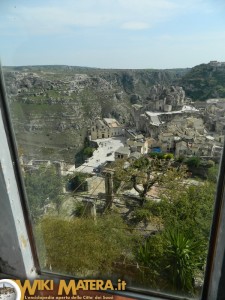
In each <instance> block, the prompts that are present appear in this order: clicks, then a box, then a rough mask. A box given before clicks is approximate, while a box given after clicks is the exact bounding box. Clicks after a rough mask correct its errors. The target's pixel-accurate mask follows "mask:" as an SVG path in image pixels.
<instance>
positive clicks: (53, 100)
mask: <svg viewBox="0 0 225 300" xmlns="http://www.w3.org/2000/svg"><path fill="white" fill-rule="evenodd" d="M3 71H4V74H5V82H6V89H7V94H8V99H9V102H10V108H11V115H12V119H13V123H14V125H15V126H14V130H15V134H16V136H17V138H18V141H19V146H20V147H21V151H22V152H24V154H25V155H30V154H32V155H31V156H32V158H37V159H52V160H53V159H65V160H66V161H69V162H73V159H74V155H75V154H76V153H78V152H79V151H80V150H81V148H82V147H83V143H84V139H85V137H86V136H87V134H88V128H90V125H91V121H92V120H94V119H95V118H96V117H98V116H99V117H109V118H110V117H113V118H116V119H117V120H118V121H119V122H121V123H123V124H125V125H128V126H133V124H132V120H131V118H130V112H131V105H132V104H135V103H137V104H147V102H148V101H149V96H150V95H149V93H150V91H151V87H152V86H153V85H156V84H161V85H164V86H169V85H178V86H181V87H183V88H184V90H185V92H186V96H188V97H190V98H192V99H193V100H205V99H208V98H214V97H225V67H224V66H223V65H222V66H218V65H217V64H202V65H199V66H196V67H194V68H192V69H167V70H156V69H144V70H136V69H135V70H120V69H97V68H88V67H76V66H66V65H61V66H57V65H55V66H54V65H50V66H20V67H4V68H3Z"/></svg>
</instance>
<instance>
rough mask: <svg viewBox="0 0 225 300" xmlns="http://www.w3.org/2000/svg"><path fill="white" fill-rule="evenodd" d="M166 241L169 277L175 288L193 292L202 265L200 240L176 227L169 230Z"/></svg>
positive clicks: (167, 272)
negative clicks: (196, 276) (186, 234)
mask: <svg viewBox="0 0 225 300" xmlns="http://www.w3.org/2000/svg"><path fill="white" fill-rule="evenodd" d="M165 243H166V247H165V264H166V274H167V276H168V277H167V279H168V280H169V281H170V282H171V283H172V287H173V289H174V290H176V291H182V292H193V290H194V287H195V286H194V282H195V280H194V279H195V274H196V272H197V271H198V270H199V268H200V266H201V265H202V255H201V253H202V250H201V243H200V241H198V242H196V241H194V240H192V239H191V238H189V237H186V236H185V235H184V234H183V233H181V232H180V231H179V230H176V229H175V230H169V231H167V233H166V234H165Z"/></svg>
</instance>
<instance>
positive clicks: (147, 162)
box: [114, 156, 171, 206]
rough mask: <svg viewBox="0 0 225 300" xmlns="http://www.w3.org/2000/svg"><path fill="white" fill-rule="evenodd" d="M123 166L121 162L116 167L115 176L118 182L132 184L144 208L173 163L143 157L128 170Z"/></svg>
mask: <svg viewBox="0 0 225 300" xmlns="http://www.w3.org/2000/svg"><path fill="white" fill-rule="evenodd" d="M124 162H125V161H124ZM123 165H124V164H123V163H121V161H120V162H119V164H115V165H114V170H115V176H116V178H117V180H118V179H120V180H121V181H123V182H127V183H131V184H132V187H133V188H134V189H135V190H136V191H137V192H138V194H139V202H140V205H141V206H143V205H144V203H145V202H146V197H147V193H148V192H149V191H150V190H151V188H152V187H153V186H154V185H155V184H156V183H160V182H161V181H162V179H163V177H164V176H165V173H166V171H167V170H168V169H169V168H170V166H171V162H170V161H169V160H161V159H158V158H152V159H149V158H148V157H145V156H143V157H141V158H139V159H137V160H135V161H134V162H133V163H132V164H130V165H129V166H128V167H126V168H125V167H123Z"/></svg>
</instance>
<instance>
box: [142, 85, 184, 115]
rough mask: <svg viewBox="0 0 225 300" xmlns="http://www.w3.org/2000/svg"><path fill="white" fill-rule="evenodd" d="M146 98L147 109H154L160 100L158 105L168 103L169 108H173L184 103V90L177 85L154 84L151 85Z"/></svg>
mask: <svg viewBox="0 0 225 300" xmlns="http://www.w3.org/2000/svg"><path fill="white" fill-rule="evenodd" d="M147 100H148V101H149V105H148V107H149V109H153V110H154V108H155V109H156V103H157V102H159V101H160V102H161V104H160V105H162V106H165V105H170V106H171V109H172V110H174V109H177V108H180V107H181V106H182V105H183V104H184V101H185V91H184V90H183V88H182V87H179V86H173V85H171V86H166V85H161V84H156V85H154V86H153V87H151V89H150V92H149V96H148V97H147ZM160 107H161V106H160Z"/></svg>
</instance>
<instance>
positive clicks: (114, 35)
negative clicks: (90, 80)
mask: <svg viewBox="0 0 225 300" xmlns="http://www.w3.org/2000/svg"><path fill="white" fill-rule="evenodd" d="M0 38H1V41H0V59H1V62H2V65H11V66H19V65H71V66H85V67H97V68H120V69H149V68H154V69H166V68H186V67H193V66H195V65H198V64H201V63H208V62H209V61H211V60H218V61H225V1H224V0H186V1H183V0H63V1H62V0H0Z"/></svg>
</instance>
